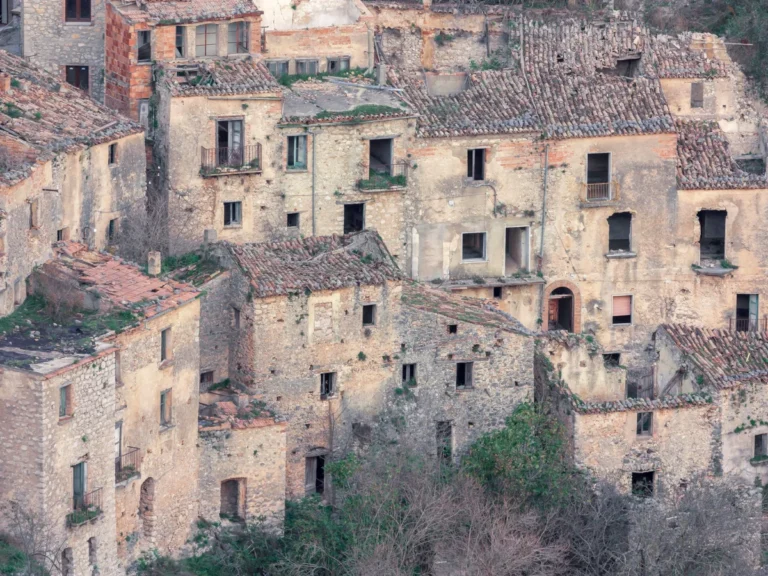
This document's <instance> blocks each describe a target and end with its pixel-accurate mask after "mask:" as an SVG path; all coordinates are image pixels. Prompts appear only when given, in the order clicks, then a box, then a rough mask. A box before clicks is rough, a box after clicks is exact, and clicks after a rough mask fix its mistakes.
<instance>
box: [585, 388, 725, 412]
mask: <svg viewBox="0 0 768 576" xmlns="http://www.w3.org/2000/svg"><path fill="white" fill-rule="evenodd" d="M707 404H712V396H710V395H709V394H706V393H693V394H679V395H677V396H663V397H662V398H654V399H653V400H647V399H645V398H626V399H624V400H615V401H613V402H583V401H581V400H580V399H577V398H574V397H571V407H572V408H573V410H574V411H575V412H578V413H579V414H603V413H607V412H651V411H653V410H675V409H679V408H694V407H697V406H706V405H707Z"/></svg>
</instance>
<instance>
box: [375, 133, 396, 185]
mask: <svg viewBox="0 0 768 576" xmlns="http://www.w3.org/2000/svg"><path fill="white" fill-rule="evenodd" d="M394 146H395V141H394V139H392V138H379V139H377V140H371V141H370V154H369V157H368V166H369V169H370V174H372V175H373V174H375V173H380V174H385V175H387V176H389V175H390V172H391V170H392V164H393V154H394V152H393V151H394Z"/></svg>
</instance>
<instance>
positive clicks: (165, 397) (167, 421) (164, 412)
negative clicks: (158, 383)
mask: <svg viewBox="0 0 768 576" xmlns="http://www.w3.org/2000/svg"><path fill="white" fill-rule="evenodd" d="M169 426H173V388H166V389H165V390H163V391H161V392H160V427H161V428H167V427H169Z"/></svg>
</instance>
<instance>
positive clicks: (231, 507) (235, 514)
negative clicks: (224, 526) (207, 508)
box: [219, 478, 246, 521]
mask: <svg viewBox="0 0 768 576" xmlns="http://www.w3.org/2000/svg"><path fill="white" fill-rule="evenodd" d="M245 488H246V484H245V478H235V479H233V480H225V481H224V482H222V483H221V505H220V508H219V515H220V516H221V517H222V518H225V519H227V520H236V521H243V520H245V496H246V492H245Z"/></svg>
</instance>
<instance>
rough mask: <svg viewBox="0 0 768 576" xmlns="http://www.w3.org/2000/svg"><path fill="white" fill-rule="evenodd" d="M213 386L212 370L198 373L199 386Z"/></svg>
mask: <svg viewBox="0 0 768 576" xmlns="http://www.w3.org/2000/svg"><path fill="white" fill-rule="evenodd" d="M211 384H213V370H207V371H205V372H200V386H206V387H208V386H210V385H211Z"/></svg>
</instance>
